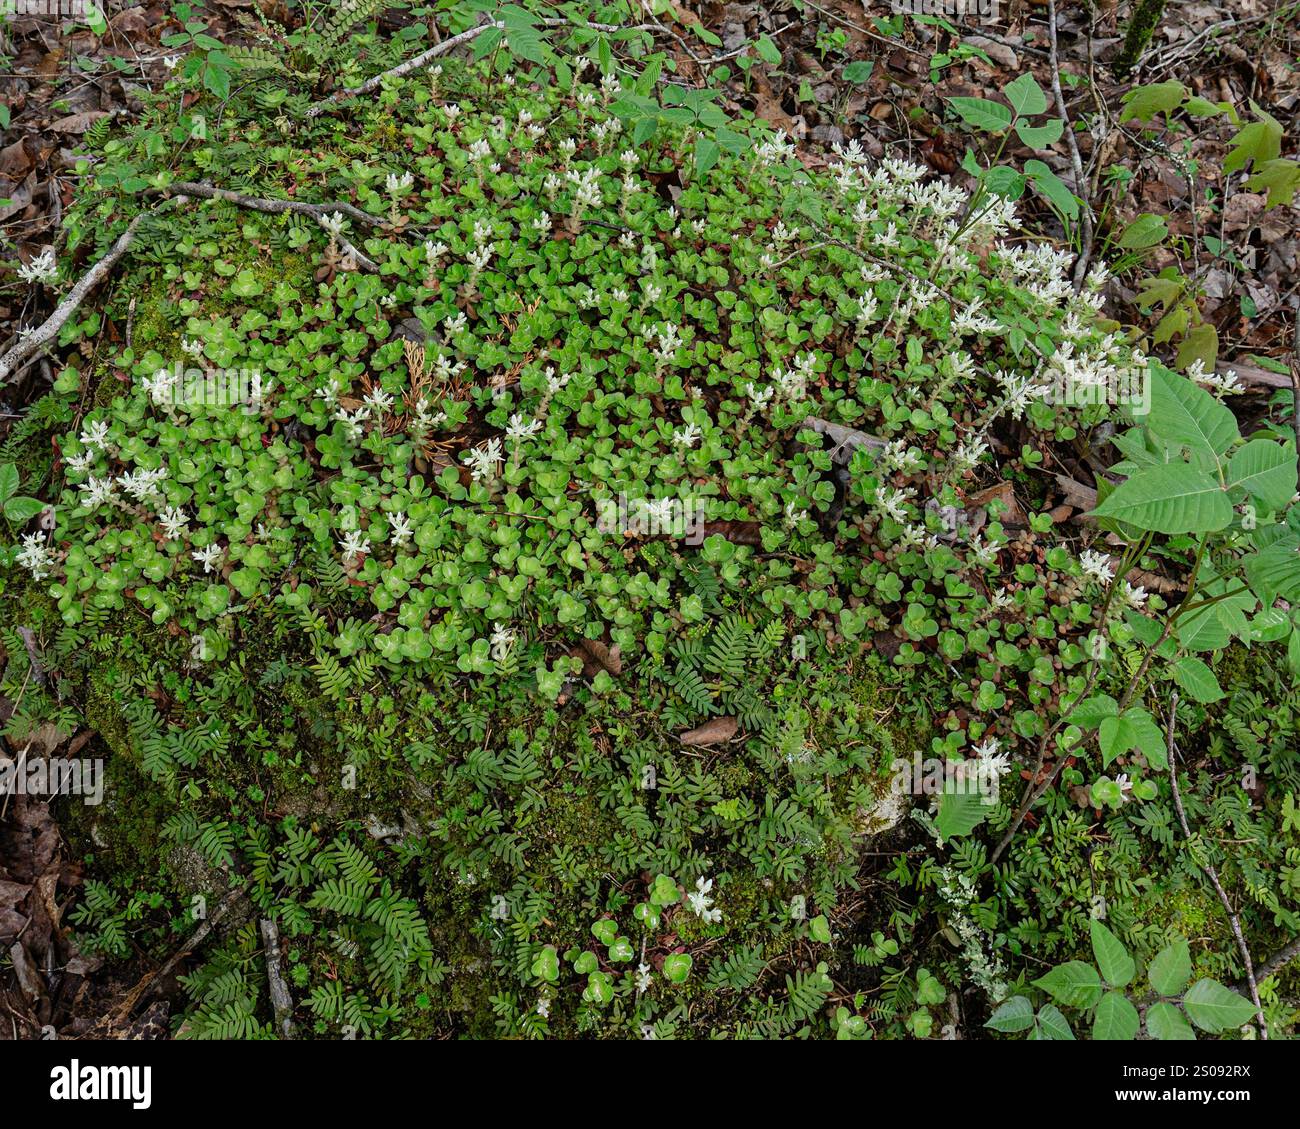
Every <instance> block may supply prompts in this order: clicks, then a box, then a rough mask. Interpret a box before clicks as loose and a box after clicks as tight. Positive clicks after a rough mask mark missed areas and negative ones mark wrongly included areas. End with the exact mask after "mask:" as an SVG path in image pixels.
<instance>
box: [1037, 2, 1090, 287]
mask: <svg viewBox="0 0 1300 1129" xmlns="http://www.w3.org/2000/svg"><path fill="white" fill-rule="evenodd" d="M1047 28H1048V32H1049V33H1050V36H1049V43H1050V44H1051V53H1050V56H1049V58H1050V60H1051V64H1052V93H1053V94H1054V95H1055V96H1056V112H1057V114H1058V115H1059V116H1060V118H1061V125H1063V126H1064V127H1065V129H1064V133H1065V140H1066V142H1067V143H1068V145H1069V149H1070V167H1071V168H1073V169H1074V187H1075V190H1076V191H1077V192H1078V193H1079V200H1080V202H1081V203H1082V205H1083V207H1082V208H1081V209H1080V212H1079V223H1080V226H1081V228H1082V230H1081V232H1080V240H1079V243H1080V246H1079V258H1078V261H1077V262H1076V263H1075V264H1074V289H1075V290H1076V291H1078V290H1082V289H1083V280H1084V279H1085V278H1087V277H1088V263H1089V261H1090V260H1091V259H1092V205H1091V204H1090V203H1089V202H1088V199H1087V192H1088V181H1087V178H1086V177H1084V175H1083V158H1082V157H1080V156H1079V143H1078V141H1076V140H1075V137H1074V127H1073V126H1072V125H1071V124H1070V114H1069V111H1067V110H1066V108H1065V95H1064V94H1063V93H1062V92H1061V59H1060V55H1059V54H1058V52H1057V47H1056V0H1049V3H1048V7H1047Z"/></svg>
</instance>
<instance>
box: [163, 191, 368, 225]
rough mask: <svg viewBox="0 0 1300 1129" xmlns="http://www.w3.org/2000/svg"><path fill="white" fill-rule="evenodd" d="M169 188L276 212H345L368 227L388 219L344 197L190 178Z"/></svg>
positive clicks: (187, 193)
mask: <svg viewBox="0 0 1300 1129" xmlns="http://www.w3.org/2000/svg"><path fill="white" fill-rule="evenodd" d="M166 191H167V192H169V193H176V194H179V195H182V196H202V197H203V198H205V199H207V200H228V201H230V203H232V204H238V205H239V206H240V207H241V208H252V209H253V210H254V211H258V212H269V213H271V214H272V215H276V214H279V213H282V212H295V213H297V214H298V215H303V216H311V217H312V219H319V218H320V217H321V216H327V215H330V214H332V213H334V212H342V213H343V214H344V215H345V216H347V217H348V218H349V219H354V220H357V221H358V222H360V223H363V224H365V225H366V226H367V227H383V226H384V224H385V223H387V222H388V221H387V220H386V219H384V217H383V216H376V215H372V214H371V213H370V212H364V211H362V210H361V209H360V208H358V207H356V206H354V205H352V204H347V203H344V202H342V201H335V202H332V203H328V204H309V203H307V202H306V201H305V200H269V199H262V198H260V197H257V196H244V195H242V194H241V193H239V192H231V191H230V190H229V189H228V188H216V187H214V186H213V185H210V184H198V183H195V182H193V181H188V180H186V181H179V182H177V183H175V184H170V185H168V186H167V189H166Z"/></svg>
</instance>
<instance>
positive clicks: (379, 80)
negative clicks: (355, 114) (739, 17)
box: [307, 18, 655, 118]
mask: <svg viewBox="0 0 1300 1129" xmlns="http://www.w3.org/2000/svg"><path fill="white" fill-rule="evenodd" d="M540 22H541V24H542V25H543V26H544V27H573V28H591V29H593V30H595V31H609V32H614V31H654V30H655V28H654V27H653V25H651V24H635V25H633V26H631V27H626V28H624V27H619V26H618V25H617V24H593V23H587V24H575V23H574V22H573V21H572V20H565V19H558V18H550V19H544V20H541V21H540ZM505 27H506V25H505V24H504V23H502V22H501V21H500V20H488V21H487V22H486V23H481V24H479V25H478V26H477V27H471V28H469V29H468V30H466V31H462V32H461V33H460V34H459V35H453V36H452V37H451V38H450V39H444V40H443V41H442V42H441V43H435V44H434V45H433V46H432V47H430V48H429V49H428V50H427V51H422V52H421V53H420V54H418V55H413V56H412V57H411V58H409V59H407V60H406V62H404V63H398V64H397V66H395V67H391V68H389V69H388V70H386V71H383V72H382V73H381V74H377V75H375V76H374V77H372V78H368V79H366V81H365V82H363V83H362V84H361V85H360V86H353V87H349V88H347V89H345V90H336V91H334V93H333V94H331V95H330V96H329V97H328V98H322V99H321V100H320V101H319V102H315V103H313V104H312V105H311V106H309V107H308V109H307V117H308V118H318V117H320V115H321V114H323V113H324V112H325V111H326V110H328V109H330V108H331V107H333V106H337V105H338V104H339V103H340V102H346V101H347V100H348V99H350V98H356V97H358V96H359V95H362V94H369V93H371V92H372V91H375V90H378V89H379V88H380V87H381V86H383V84H384V82H385V81H386V80H388V79H393V78H401V77H402V76H403V75H408V74H410V73H411V72H412V71H419V70H423V69H424V68H425V67H427V66H428V65H429V64H430V63H432V62H433V61H434V59H437V58H440V57H441V56H443V55H446V54H447V53H448V52H450V51H453V50H455V49H456V48H457V47H459V46H461V44H463V43H468V42H469V41H470V40H472V39H477V38H478V37H479V36H480V35H482V34H483V33H484V32H485V31H488V30H490V29H491V28H497V29H499V30H501V31H504V30H505Z"/></svg>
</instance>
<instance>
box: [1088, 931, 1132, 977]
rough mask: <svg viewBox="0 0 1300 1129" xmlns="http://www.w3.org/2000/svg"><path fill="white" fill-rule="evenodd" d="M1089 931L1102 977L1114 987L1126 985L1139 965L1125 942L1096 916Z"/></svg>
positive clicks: (1093, 952) (1093, 951)
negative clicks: (1130, 954)
mask: <svg viewBox="0 0 1300 1129" xmlns="http://www.w3.org/2000/svg"><path fill="white" fill-rule="evenodd" d="M1088 931H1089V934H1090V935H1091V938H1092V954H1093V956H1095V957H1096V958H1097V968H1098V969H1099V970H1100V971H1101V976H1102V979H1103V980H1105V981H1106V983H1107V984H1109V985H1110V986H1111V987H1112V988H1122V987H1124V985H1125V984H1127V983H1128V982H1129V981H1130V980H1132V979H1133V974H1134V973H1135V972H1137V965H1135V964H1134V963H1133V958H1132V957H1131V956H1129V955H1128V950H1127V949H1126V948H1124V945H1123V942H1121V941H1120V939H1119V938H1118V937H1116V936H1115V934H1114V933H1112V932H1111V931H1110V930H1109V929H1107V928H1106V926H1104V925H1103V924H1102V923H1101V922H1100V921H1098V920H1097V919H1096V918H1093V919H1092V920H1091V921H1090V922H1089V923H1088Z"/></svg>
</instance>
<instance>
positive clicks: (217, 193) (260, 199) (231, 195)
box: [167, 181, 385, 274]
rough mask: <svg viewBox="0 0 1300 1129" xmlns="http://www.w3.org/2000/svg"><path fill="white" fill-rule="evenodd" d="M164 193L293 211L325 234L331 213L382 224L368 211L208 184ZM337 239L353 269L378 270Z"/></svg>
mask: <svg viewBox="0 0 1300 1129" xmlns="http://www.w3.org/2000/svg"><path fill="white" fill-rule="evenodd" d="M167 191H168V192H173V193H175V194H176V195H177V196H178V197H180V198H185V197H189V196H198V197H201V198H203V199H206V200H224V201H226V202H227V203H230V204H234V205H236V206H237V207H240V208H248V209H249V210H250V211H254V212H265V213H267V214H268V215H283V214H284V213H285V212H293V213H294V214H296V215H300V216H309V217H311V218H312V219H314V220H315V221H316V222H317V223H318V224H320V225H321V226H322V228H325V230H326V231H328V230H329V229H328V227H326V226H325V222H324V221H325V219H326V217H327V216H329V215H331V214H332V213H334V212H339V213H341V214H342V215H345V216H351V217H352V218H353V219H359V220H360V221H361V222H362V223H365V224H369V225H370V226H372V227H378V226H379V225H380V224H383V223H384V222H385V221H384V220H383V219H382V218H381V217H379V216H372V215H371V214H370V213H369V212H363V211H362V210H361V209H360V208H355V207H353V206H352V205H351V204H311V203H308V202H307V201H305V200H276V199H272V198H270V197H265V196H246V195H244V194H243V193H242V192H231V191H230V190H229V189H228V188H217V187H215V186H213V185H210V184H195V183H193V182H190V181H182V182H180V183H178V184H171V185H168V187H167ZM337 238H338V244H339V246H340V247H341V248H342V249H343V251H344V253H345V254H348V255H351V256H352V258H353V259H354V260H355V261H356V264H357V266H359V267H360V268H361V269H362V270H366V271H370V272H371V273H372V274H373V273H376V272H377V271H378V270H379V264H378V263H376V262H375V261H374V259H371V258H369V257H368V256H367V255H365V254H363V253H362V252H361V251H359V250H358V249H357V248H356V247H354V246H353V245H352V244H351V243H349V242H348V241H347V240H346V239H344V238H343V237H342V236H338V237H337Z"/></svg>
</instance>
